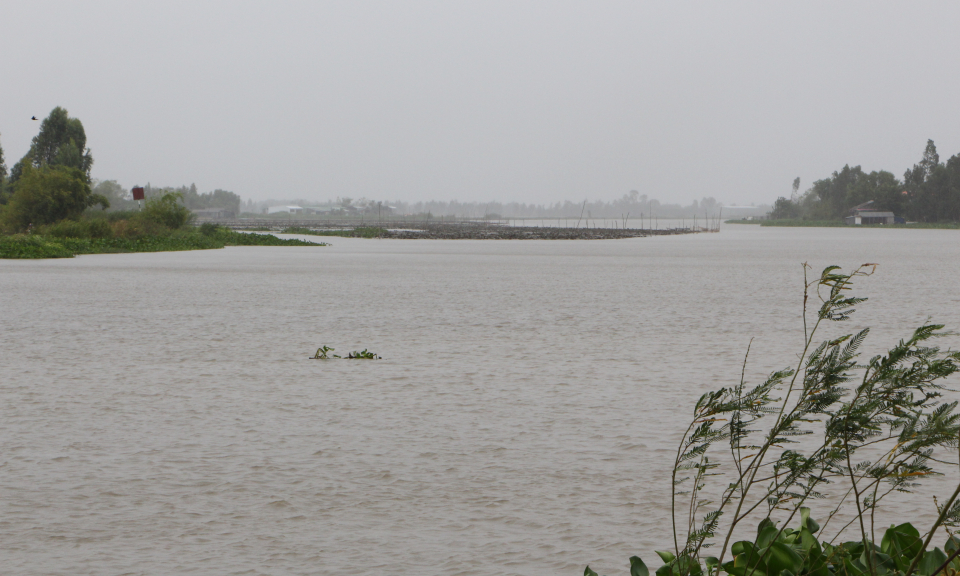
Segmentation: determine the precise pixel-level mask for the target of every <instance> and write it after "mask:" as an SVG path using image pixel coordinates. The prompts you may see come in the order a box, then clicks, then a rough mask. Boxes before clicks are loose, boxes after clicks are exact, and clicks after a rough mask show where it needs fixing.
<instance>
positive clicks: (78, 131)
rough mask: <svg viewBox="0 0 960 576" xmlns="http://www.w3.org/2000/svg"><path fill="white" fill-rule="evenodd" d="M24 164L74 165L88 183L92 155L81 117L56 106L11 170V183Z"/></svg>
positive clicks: (39, 166) (19, 173) (14, 180)
mask: <svg viewBox="0 0 960 576" xmlns="http://www.w3.org/2000/svg"><path fill="white" fill-rule="evenodd" d="M25 165H30V166H33V167H34V168H42V167H44V166H65V167H68V168H75V169H77V170H79V171H80V172H82V173H83V174H84V175H85V177H86V178H87V181H88V182H89V180H90V168H91V167H92V166H93V155H92V153H91V152H90V148H88V147H87V134H86V132H85V131H84V129H83V123H82V122H80V119H79V118H71V117H70V115H69V114H68V113H67V110H66V109H64V108H61V107H60V106H57V107H56V108H54V109H53V110H52V111H51V112H50V115H49V116H47V117H46V118H44V119H43V122H41V123H40V132H39V133H37V135H36V136H34V137H33V140H32V141H31V144H30V150H29V151H27V153H26V155H24V157H23V158H21V159H20V161H19V162H17V164H16V165H14V167H13V169H12V170H11V174H10V179H11V181H12V182H16V181H17V180H19V179H20V177H21V175H22V174H23V168H24V166H25Z"/></svg>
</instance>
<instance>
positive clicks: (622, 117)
mask: <svg viewBox="0 0 960 576" xmlns="http://www.w3.org/2000/svg"><path fill="white" fill-rule="evenodd" d="M2 21H3V26H2V28H3V31H2V33H0V54H3V64H2V65H0V72H2V73H0V78H2V85H3V89H2V90H0V94H2V96H0V99H2V106H0V133H2V144H3V147H4V150H5V152H6V155H7V158H8V165H10V164H12V163H13V162H15V161H16V160H17V159H19V157H20V156H22V155H23V153H24V152H25V151H26V150H27V148H28V147H29V143H30V138H32V137H33V136H34V135H35V134H36V131H37V129H38V128H39V123H37V122H30V121H29V120H28V119H29V118H30V116H31V115H36V116H37V117H40V118H42V117H44V116H46V115H47V114H49V112H50V110H51V109H52V108H53V107H54V106H57V105H60V106H64V107H65V108H67V109H68V110H69V111H70V114H71V115H72V116H76V117H78V118H80V119H81V120H82V121H83V124H84V126H85V128H86V130H87V135H88V144H89V145H90V147H91V148H92V149H93V156H94V159H95V164H94V168H93V176H94V177H95V178H100V179H116V180H118V181H120V182H121V183H122V184H124V185H125V186H127V187H129V186H132V185H134V184H136V183H141V184H143V183H146V182H148V181H149V182H151V183H152V184H154V185H180V184H189V183H191V182H195V183H196V184H197V186H198V187H199V188H200V190H201V191H206V190H212V189H214V188H224V189H228V190H233V191H234V192H237V193H238V194H240V195H241V196H243V197H244V198H253V199H267V198H294V197H302V198H308V199H316V200H324V199H327V198H333V197H335V196H351V197H360V196H366V197H368V198H376V199H385V200H393V199H401V200H429V199H437V200H452V199H458V200H464V201H471V200H476V201H487V200H502V201H509V200H519V201H524V202H536V203H541V202H552V201H556V200H563V199H570V200H574V201H576V200H578V199H583V198H590V199H591V200H595V199H612V198H616V197H619V196H621V195H622V194H624V193H625V192H627V191H629V190H630V189H637V190H639V191H640V192H641V193H646V194H649V195H650V196H652V197H656V198H659V199H660V200H661V201H670V202H683V203H687V202H689V201H690V200H691V199H694V198H700V197H703V196H714V197H716V198H717V199H719V200H721V201H724V202H726V203H727V204H731V203H749V202H757V203H760V202H771V201H773V200H774V199H775V198H776V197H777V196H778V195H789V192H790V185H791V183H792V181H793V179H794V178H795V177H796V176H800V177H801V178H802V180H803V188H804V189H805V188H806V187H807V186H809V184H810V183H811V182H812V181H813V180H815V179H819V178H823V177H826V176H828V175H829V174H830V173H831V172H832V171H834V170H836V169H838V168H840V167H842V166H843V165H844V164H845V163H850V164H851V165H854V164H861V165H862V166H863V167H864V168H865V169H868V170H874V169H887V170H890V171H893V172H894V173H895V174H896V175H897V176H898V177H900V176H902V173H903V170H904V169H905V168H907V167H909V166H910V165H912V164H913V163H915V162H916V161H918V160H919V158H920V156H921V154H922V152H923V148H924V145H925V143H926V140H927V138H932V139H933V140H935V141H936V143H937V146H938V149H939V151H940V155H941V159H942V160H945V159H946V158H947V157H949V156H951V155H953V154H956V153H958V152H960V106H958V104H957V103H958V101H960V27H958V23H960V3H958V2H953V1H951V2H909V3H908V2H900V3H888V2H877V1H870V2H844V3H840V2H794V3H789V4H788V3H786V2H769V1H764V2H742V1H725V2H712V3H707V2H696V3H694V2H663V3H651V2H613V1H610V2H598V1H590V2H586V1H584V2H570V1H563V0H550V1H543V2H532V1H530V2H526V1H518V0H511V1H496V0H485V1H483V2H466V1H432V2H431V1H424V0H406V1H392V2H368V1H363V0H350V1H345V2H317V1H309V2H308V1H284V0H275V1H272V2H250V1H241V0H232V1H229V2H203V1H189V2H181V1H174V0H165V1H163V2H129V1H118V2H107V1H98V0H88V1H86V2H73V1H70V2H45V1H38V0H31V1H29V2H21V1H17V0H14V1H8V2H4V6H3V8H2Z"/></svg>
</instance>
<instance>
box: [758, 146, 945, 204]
mask: <svg viewBox="0 0 960 576" xmlns="http://www.w3.org/2000/svg"><path fill="white" fill-rule="evenodd" d="M795 183H796V181H795ZM871 200H872V201H873V202H874V206H875V207H876V208H877V209H878V210H889V211H891V212H893V213H894V214H895V215H897V216H900V217H903V218H906V219H908V220H915V221H919V222H960V154H958V155H955V156H953V157H952V158H950V159H949V160H947V162H946V164H943V163H941V162H940V156H939V155H938V154H937V147H936V146H935V145H934V143H933V140H927V146H926V149H925V150H924V153H923V158H922V159H921V160H920V162H919V163H917V164H915V165H914V166H913V168H911V169H909V170H907V171H906V173H905V174H904V176H903V181H900V180H899V179H897V177H896V176H894V175H893V174H892V173H890V172H887V171H884V170H881V171H879V172H877V171H874V172H870V173H867V172H864V171H863V169H862V168H860V166H854V167H853V168H851V167H850V166H849V165H848V166H844V167H843V168H842V169H841V170H839V171H837V172H834V173H833V175H832V176H831V177H830V178H825V179H823V180H817V181H816V182H814V183H813V186H812V187H811V188H810V189H809V190H807V191H806V192H805V193H804V194H803V195H802V196H800V197H799V198H798V199H796V200H793V199H791V200H788V199H786V198H783V197H781V198H778V199H777V201H776V203H775V204H774V209H773V211H771V212H770V218H774V219H793V218H802V219H806V220H836V219H840V218H843V217H844V216H846V215H847V213H848V212H849V210H850V209H851V208H853V207H854V206H857V205H859V204H863V203H865V202H869V201H871Z"/></svg>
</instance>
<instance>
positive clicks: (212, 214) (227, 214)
mask: <svg viewBox="0 0 960 576" xmlns="http://www.w3.org/2000/svg"><path fill="white" fill-rule="evenodd" d="M193 213H194V214H196V216H197V218H200V219H202V220H223V219H224V218H236V217H237V215H236V214H234V213H233V210H227V209H226V208H203V209H200V210H193Z"/></svg>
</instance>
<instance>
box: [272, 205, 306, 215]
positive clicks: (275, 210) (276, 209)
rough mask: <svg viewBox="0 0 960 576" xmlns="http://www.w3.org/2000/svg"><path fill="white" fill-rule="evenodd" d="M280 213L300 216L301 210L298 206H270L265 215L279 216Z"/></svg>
mask: <svg viewBox="0 0 960 576" xmlns="http://www.w3.org/2000/svg"><path fill="white" fill-rule="evenodd" d="M281 212H283V213H287V214H302V213H303V208H301V207H300V206H271V207H269V208H267V214H279V213H281Z"/></svg>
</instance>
